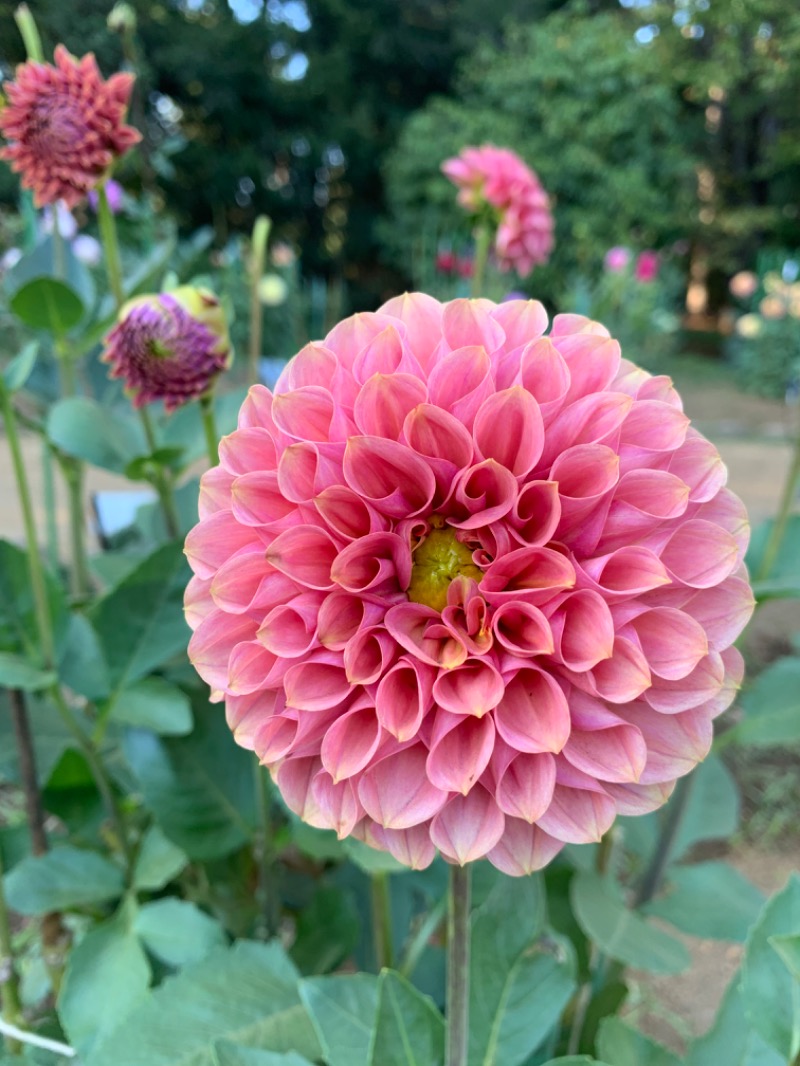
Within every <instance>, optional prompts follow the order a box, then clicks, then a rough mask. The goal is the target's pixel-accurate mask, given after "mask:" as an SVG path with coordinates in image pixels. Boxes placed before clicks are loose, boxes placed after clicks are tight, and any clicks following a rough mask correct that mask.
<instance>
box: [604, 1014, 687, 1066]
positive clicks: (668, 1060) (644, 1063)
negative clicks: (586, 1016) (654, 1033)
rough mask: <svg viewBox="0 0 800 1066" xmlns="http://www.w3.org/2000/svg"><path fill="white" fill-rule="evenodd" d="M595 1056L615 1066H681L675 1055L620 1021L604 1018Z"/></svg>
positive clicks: (618, 1019)
mask: <svg viewBox="0 0 800 1066" xmlns="http://www.w3.org/2000/svg"><path fill="white" fill-rule="evenodd" d="M597 1052H598V1054H599V1055H602V1056H603V1058H604V1059H607V1060H608V1061H609V1062H613V1063H615V1066H681V1062H680V1059H679V1058H678V1056H677V1055H674V1054H673V1053H672V1052H671V1051H669V1050H668V1049H667V1048H665V1047H662V1045H661V1044H657V1043H656V1042H655V1040H650V1039H649V1037H646V1036H645V1035H644V1034H643V1033H640V1032H638V1031H637V1030H636V1029H633V1028H632V1027H631V1026H629V1025H626V1024H625V1022H623V1021H622V1020H621V1019H620V1018H613V1017H612V1018H604V1019H603V1021H602V1022H601V1023H600V1029H599V1033H598V1038H597Z"/></svg>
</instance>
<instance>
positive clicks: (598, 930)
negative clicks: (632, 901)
mask: <svg viewBox="0 0 800 1066" xmlns="http://www.w3.org/2000/svg"><path fill="white" fill-rule="evenodd" d="M570 897H571V899H572V906H573V908H574V910H575V917H576V918H577V919H578V923H579V925H580V927H581V929H583V931H584V933H586V935H587V936H588V937H589V938H590V939H591V940H593V941H594V942H595V943H596V944H597V946H598V947H599V948H600V950H601V951H604V952H605V953H606V955H609V956H610V957H611V958H612V959H617V960H618V961H619V962H624V963H626V964H627V965H628V966H635V967H636V968H637V969H639V970H649V971H650V972H651V973H681V972H682V971H683V970H685V969H687V968H688V966H689V964H690V961H691V960H690V958H689V953H688V951H687V950H686V948H685V947H684V946H683V944H682V943H681V942H680V941H679V940H675V939H674V938H673V937H671V936H669V935H668V934H667V933H664V932H662V930H660V929H657V928H656V927H655V926H654V925H651V924H650V923H649V922H647V921H645V919H644V918H642V917H641V915H639V914H637V913H636V912H635V911H632V910H631V909H630V908H629V907H626V906H625V903H624V902H623V900H622V898H621V896H620V894H619V892H618V890H617V888H616V886H614V885H611V884H609V882H608V881H606V880H605V879H604V878H602V877H600V876H599V875H598V874H596V873H579V874H577V875H576V876H575V877H574V878H573V880H572V884H571V886H570Z"/></svg>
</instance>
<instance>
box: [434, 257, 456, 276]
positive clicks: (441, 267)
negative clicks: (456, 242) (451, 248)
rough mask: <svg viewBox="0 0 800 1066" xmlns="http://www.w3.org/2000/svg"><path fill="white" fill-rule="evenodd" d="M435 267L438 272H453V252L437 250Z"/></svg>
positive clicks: (454, 260)
mask: <svg viewBox="0 0 800 1066" xmlns="http://www.w3.org/2000/svg"><path fill="white" fill-rule="evenodd" d="M436 269H437V270H438V271H439V273H440V274H453V273H454V272H455V269H456V256H455V253H454V252H437V253H436Z"/></svg>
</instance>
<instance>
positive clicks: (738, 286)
mask: <svg viewBox="0 0 800 1066" xmlns="http://www.w3.org/2000/svg"><path fill="white" fill-rule="evenodd" d="M728 288H729V289H730V291H731V295H733V296H735V297H736V299H737V300H749V299H750V297H751V296H753V295H754V294H755V292H756V290H757V289H758V278H757V277H756V275H755V274H754V273H753V272H752V270H740V271H739V273H738V274H734V275H733V277H732V278H731V280H730V283H729V285H728Z"/></svg>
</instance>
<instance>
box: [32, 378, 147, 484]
mask: <svg viewBox="0 0 800 1066" xmlns="http://www.w3.org/2000/svg"><path fill="white" fill-rule="evenodd" d="M47 436H48V438H49V439H50V440H51V441H52V443H53V444H55V446H56V447H57V448H59V449H60V450H61V451H62V452H64V453H65V454H66V455H72V456H74V457H75V458H76V459H82V460H83V461H84V462H86V463H90V464H91V465H92V466H99V467H100V468H101V469H103V470H111V471H112V472H113V473H115V474H122V473H124V471H125V467H126V466H127V465H128V463H129V462H130V461H131V460H132V459H135V458H136V457H137V456H139V455H141V454H142V453H143V452H145V451H147V444H146V442H145V440H144V434H143V432H142V430H141V428H140V427H139V424H138V422H136V421H134V420H133V418H131V417H130V416H129V415H127V414H125V413H123V412H121V411H118V410H115V411H110V410H109V409H108V408H107V407H104V406H103V405H102V404H100V403H98V402H97V401H96V400H92V399H90V398H89V397H88V396H69V397H67V398H66V399H63V400H59V401H58V402H57V403H56V404H54V405H53V407H51V408H50V412H49V414H48V416H47Z"/></svg>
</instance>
